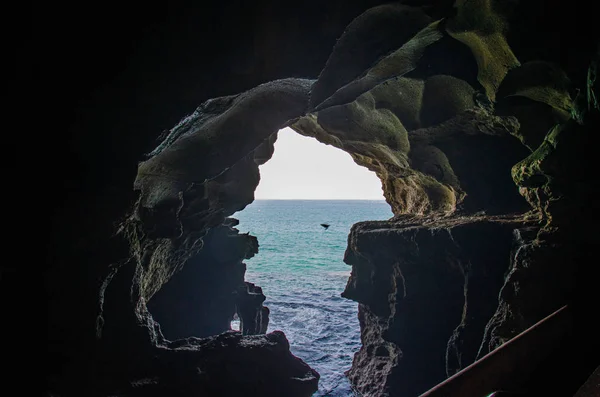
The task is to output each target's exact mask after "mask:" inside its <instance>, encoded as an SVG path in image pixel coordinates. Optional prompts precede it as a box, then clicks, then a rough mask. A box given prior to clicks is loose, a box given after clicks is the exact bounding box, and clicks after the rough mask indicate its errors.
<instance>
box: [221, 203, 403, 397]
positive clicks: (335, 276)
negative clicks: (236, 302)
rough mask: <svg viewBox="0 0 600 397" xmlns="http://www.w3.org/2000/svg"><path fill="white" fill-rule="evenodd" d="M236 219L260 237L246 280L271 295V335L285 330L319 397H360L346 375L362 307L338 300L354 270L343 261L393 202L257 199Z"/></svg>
mask: <svg viewBox="0 0 600 397" xmlns="http://www.w3.org/2000/svg"><path fill="white" fill-rule="evenodd" d="M233 217H234V218H236V219H239V221H240V223H239V225H238V226H237V229H238V230H240V232H242V233H246V232H249V233H250V234H251V235H254V236H256V237H257V238H258V243H259V252H258V254H257V255H256V256H254V257H253V258H252V259H249V260H246V261H245V263H246V264H247V270H246V281H249V282H252V283H255V284H256V285H258V286H260V287H262V289H263V293H264V294H265V295H266V297H267V299H266V301H265V305H266V306H268V307H269V309H270V311H271V312H270V321H269V328H268V330H267V331H268V332H272V331H275V330H281V331H283V332H284V333H285V335H286V336H287V339H288V340H289V342H290V349H291V351H292V353H293V354H294V355H296V356H297V357H300V358H301V359H302V360H304V361H305V362H306V363H307V364H308V365H310V366H311V367H312V368H314V369H315V370H317V371H318V372H319V374H320V375H321V378H320V381H319V390H318V392H317V393H315V394H314V396H330V397H341V396H344V397H345V396H354V395H355V394H354V393H353V391H352V390H351V388H350V383H349V382H348V379H347V378H346V376H345V375H344V372H345V371H347V370H348V369H350V366H351V364H352V358H353V356H354V353H355V352H356V351H358V349H359V348H360V329H359V325H358V318H357V313H358V304H357V303H356V302H353V301H350V300H347V299H344V298H342V297H341V296H340V294H341V293H342V291H343V290H344V287H345V286H346V282H347V281H348V277H349V276H350V270H351V267H350V266H349V265H347V264H345V263H344V262H343V257H344V252H345V250H346V245H347V240H348V234H349V232H350V227H351V226H352V225H353V224H354V223H356V222H359V221H365V220H386V219H389V218H391V217H392V212H391V210H390V207H389V205H388V204H387V203H386V202H385V201H384V200H380V201H379V200H256V201H254V202H253V203H252V204H250V205H249V206H247V207H246V208H245V209H244V210H243V211H240V212H237V213H236V214H234V215H233ZM321 224H326V225H329V227H327V228H325V227H323V226H322V225H321ZM232 326H233V327H235V326H236V325H235V324H232ZM237 326H238V327H239V324H238V325H237Z"/></svg>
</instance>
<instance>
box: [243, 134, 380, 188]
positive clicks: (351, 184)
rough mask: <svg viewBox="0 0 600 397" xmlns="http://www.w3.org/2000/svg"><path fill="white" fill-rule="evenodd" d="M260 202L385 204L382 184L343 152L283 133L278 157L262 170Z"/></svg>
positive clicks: (277, 143) (278, 148) (276, 144)
mask: <svg viewBox="0 0 600 397" xmlns="http://www.w3.org/2000/svg"><path fill="white" fill-rule="evenodd" d="M259 169H260V184H259V185H258V188H257V189H256V192H255V194H254V195H255V198H256V199H331V200H334V199H361V200H383V191H382V190H381V181H380V180H379V178H377V176H376V175H375V173H374V172H371V171H369V170H367V169H366V168H364V167H361V166H359V165H357V164H356V163H355V162H354V160H352V157H350V155H349V154H348V153H346V152H344V151H342V150H340V149H337V148H335V147H333V146H330V145H325V144H323V143H320V142H318V141H317V140H316V139H314V138H309V137H305V136H302V135H300V134H298V133H296V132H294V131H293V130H292V129H290V128H284V129H282V130H280V131H279V134H278V138H277V142H275V154H273V157H272V158H271V160H269V161H268V162H267V163H266V164H264V165H262V166H260V168H259Z"/></svg>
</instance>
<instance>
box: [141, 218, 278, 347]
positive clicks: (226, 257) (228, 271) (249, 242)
mask: <svg viewBox="0 0 600 397" xmlns="http://www.w3.org/2000/svg"><path fill="white" fill-rule="evenodd" d="M227 221H228V222H227V223H228V225H223V226H219V227H216V228H213V229H211V230H210V231H209V232H208V233H207V235H206V236H204V238H203V248H202V250H201V251H200V252H199V253H198V255H196V256H193V257H192V258H190V259H188V261H187V263H186V264H185V265H184V267H183V269H181V271H179V272H178V273H176V274H175V275H174V276H173V277H172V278H171V279H170V280H169V281H168V282H167V283H166V284H165V285H164V286H163V287H162V288H161V289H160V290H159V291H158V292H157V293H156V294H155V295H154V296H153V297H152V299H150V301H149V302H148V310H149V311H150V312H151V313H152V317H153V318H154V319H155V320H156V321H158V322H159V323H160V326H161V330H162V332H163V334H164V335H165V337H166V338H168V339H170V340H174V339H181V338H188V337H192V336H195V337H204V336H210V335H217V334H219V333H221V332H225V331H228V330H229V329H230V324H231V320H232V319H233V315H234V313H236V307H237V308H238V310H237V312H238V313H239V312H242V311H243V312H244V313H248V312H252V311H253V310H254V311H256V312H258V313H262V309H263V308H262V302H263V301H264V300H265V297H264V295H262V301H260V302H257V301H256V299H251V298H250V297H249V294H248V293H247V292H246V293H245V294H240V295H239V296H238V295H237V292H238V289H242V290H246V289H247V285H246V283H245V282H244V273H245V271H246V265H245V264H244V263H243V262H242V260H243V259H250V258H251V257H252V256H254V254H256V253H257V252H258V243H257V241H256V237H253V236H249V235H247V234H239V233H238V232H237V230H236V229H234V228H233V227H232V226H235V225H236V223H237V220H235V219H232V218H228V219H227ZM242 307H243V308H244V310H241V308H242ZM264 309H266V308H264ZM247 315H249V316H251V317H255V316H256V314H250V313H248V314H247ZM265 322H268V315H267V316H265ZM242 331H243V332H244V333H248V334H258V333H263V334H264V333H265V331H266V327H265V330H263V331H262V332H257V331H255V330H254V328H252V330H250V329H247V330H246V329H245V328H244V327H243V328H242Z"/></svg>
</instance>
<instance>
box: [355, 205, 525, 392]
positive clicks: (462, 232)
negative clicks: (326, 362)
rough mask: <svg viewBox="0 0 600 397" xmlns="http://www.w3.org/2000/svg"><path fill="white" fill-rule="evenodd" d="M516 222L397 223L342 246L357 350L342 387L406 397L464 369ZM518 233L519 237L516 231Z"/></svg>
mask: <svg viewBox="0 0 600 397" xmlns="http://www.w3.org/2000/svg"><path fill="white" fill-rule="evenodd" d="M531 223H533V222H532V221H531V220H527V219H525V218H524V217H521V216H513V217H491V216H485V215H475V216H465V217H455V216H453V217H445V218H435V217H431V218H420V217H407V216H402V217H399V218H396V219H394V220H391V221H388V222H362V223H358V224H356V225H354V226H353V228H352V231H351V233H350V236H349V237H348V249H347V251H346V256H345V261H346V262H347V263H348V264H350V265H352V275H351V276H350V279H349V280H348V285H347V286H346V289H345V290H344V292H343V296H344V297H346V298H349V299H353V300H355V301H357V302H359V303H360V305H359V319H360V323H361V329H362V330H363V332H362V344H363V346H362V348H361V350H360V352H359V353H357V355H356V356H355V358H354V363H353V366H352V369H351V370H350V371H349V377H350V379H351V380H352V382H353V383H354V384H355V385H356V387H357V388H358V389H359V390H360V391H361V392H362V393H363V394H365V395H387V394H389V395H406V396H414V395H419V394H421V393H422V392H425V391H426V390H427V389H429V388H430V387H431V386H433V385H435V384H436V383H438V382H440V381H442V380H444V379H445V378H446V376H447V373H448V374H450V375H451V374H452V373H454V371H456V370H457V369H460V368H462V367H464V366H465V365H466V364H469V363H471V362H473V361H474V359H475V357H476V354H477V347H478V346H479V344H480V343H481V339H482V336H483V331H484V328H485V325H486V323H487V321H488V319H489V318H490V317H491V315H492V314H493V312H494V310H495V307H496V304H497V291H498V290H499V289H500V287H501V286H502V284H503V281H504V273H505V271H506V264H507V263H508V262H509V260H510V258H511V255H513V254H514V252H516V246H517V245H518V244H519V243H518V242H516V241H514V235H513V230H515V228H524V227H526V225H528V224H531ZM517 230H519V229H517Z"/></svg>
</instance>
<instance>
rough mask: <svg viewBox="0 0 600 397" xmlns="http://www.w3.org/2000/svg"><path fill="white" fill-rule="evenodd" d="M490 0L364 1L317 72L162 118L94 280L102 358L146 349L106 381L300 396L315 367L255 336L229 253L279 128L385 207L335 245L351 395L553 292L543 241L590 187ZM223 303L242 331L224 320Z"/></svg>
mask: <svg viewBox="0 0 600 397" xmlns="http://www.w3.org/2000/svg"><path fill="white" fill-rule="evenodd" d="M499 3H500V2H495V1H491V0H471V1H469V0H464V1H457V2H456V4H455V10H454V11H455V12H453V13H448V15H444V16H443V17H439V16H437V17H436V18H434V17H433V16H434V15H435V13H427V12H426V9H420V8H415V7H408V6H403V5H386V6H380V7H376V8H373V9H370V10H368V11H366V12H365V13H364V14H363V15H361V16H359V17H357V18H356V19H355V20H354V21H353V22H352V23H351V24H350V25H349V26H348V28H347V30H346V31H345V32H344V34H343V35H342V36H341V37H340V39H339V41H338V43H337V45H336V46H335V47H334V49H333V51H332V54H331V56H330V58H329V60H328V61H327V63H326V65H325V67H324V69H323V71H322V72H321V74H320V76H319V78H318V79H317V80H316V81H315V80H304V79H284V80H277V81H273V82H270V83H266V84H263V85H260V86H258V87H256V88H254V89H251V90H248V91H246V92H243V93H240V94H237V95H232V96H227V97H221V98H215V99H211V100H209V101H207V102H205V103H204V104H202V105H201V106H200V107H198V109H197V110H196V111H195V112H194V113H193V114H191V115H189V116H188V117H186V118H184V119H183V120H182V121H181V122H180V123H179V124H178V125H177V126H175V127H174V128H173V129H172V130H171V131H170V133H169V134H168V135H167V136H166V138H165V139H164V140H163V142H162V143H161V144H160V145H159V146H158V147H157V148H156V149H155V150H153V151H152V152H151V153H149V155H148V158H147V159H145V160H144V161H142V162H141V163H140V164H139V168H138V174H137V177H136V179H135V183H134V189H135V191H136V194H137V200H136V202H135V204H134V206H133V208H132V209H131V212H130V213H129V214H128V216H127V219H126V220H125V221H124V222H123V224H122V226H121V229H120V234H121V235H122V236H124V237H125V238H126V239H127V241H128V243H129V244H130V251H131V257H130V259H129V260H128V261H127V262H126V263H123V264H117V265H115V266H114V269H113V271H112V272H111V273H110V275H109V277H108V278H107V279H106V280H105V283H104V284H103V288H102V290H101V300H102V302H103V305H104V306H103V314H102V316H101V321H99V323H98V330H97V331H98V334H99V335H102V338H104V341H105V343H106V351H107V352H108V353H107V355H106V357H108V358H107V360H110V357H111V354H114V356H118V355H119V354H120V355H122V354H123V352H120V353H116V351H117V350H119V349H124V350H125V351H127V352H130V354H131V355H135V356H136V357H140V356H141V357H148V358H149V357H154V358H153V359H149V363H150V364H143V365H142V364H140V363H139V362H138V361H139V359H136V360H131V361H125V362H124V363H122V365H121V366H119V367H118V368H117V369H115V370H114V371H115V374H120V375H118V376H117V375H115V374H112V375H113V376H114V377H116V378H118V377H119V376H121V377H122V379H123V380H125V379H131V378H132V377H134V378H136V379H137V378H139V379H142V380H138V381H136V382H137V383H136V384H135V385H133V384H132V387H133V386H135V387H134V389H135V388H137V389H136V390H151V391H152V393H154V392H156V393H159V394H160V392H162V391H164V390H169V393H171V392H173V393H175V391H176V393H180V394H172V395H182V396H183V395H185V396H188V395H189V396H192V395H198V393H200V394H202V393H208V395H218V394H219V393H224V390H227V391H228V392H229V391H231V390H237V391H241V390H246V393H244V394H246V395H257V396H263V395H297V396H309V395H311V394H312V393H313V392H314V391H315V390H316V388H317V382H318V374H316V373H315V372H314V371H313V370H311V369H310V368H309V367H308V366H307V365H306V364H304V363H303V362H302V361H301V360H300V359H298V358H296V357H294V356H293V355H292V354H291V353H290V352H289V345H288V344H287V341H286V340H285V336H284V335H283V334H281V333H271V334H267V335H260V336H256V335H255V334H264V333H265V332H266V328H267V324H268V309H267V308H265V307H263V305H262V303H263V301H264V300H265V296H264V295H263V294H262V290H261V289H260V286H255V285H253V284H250V283H246V282H245V281H244V278H243V276H244V271H245V265H244V264H243V260H244V259H246V258H250V257H251V256H252V255H254V254H256V253H257V250H258V246H257V242H256V239H255V238H253V237H252V236H248V235H240V234H239V233H237V231H236V230H235V229H234V226H235V221H234V220H232V219H230V218H228V217H229V216H230V215H232V214H233V213H234V212H236V211H239V210H242V209H243V208H244V207H245V206H246V205H248V204H249V203H251V202H252V201H253V199H254V197H253V192H254V190H255V189H256V186H257V185H258V182H259V180H260V175H259V173H258V165H260V164H263V163H264V162H266V161H268V159H269V158H270V157H271V155H272V154H273V144H274V142H275V140H276V137H277V131H278V130H279V129H281V128H283V127H285V126H291V128H293V129H294V130H295V131H297V132H298V133H300V134H303V135H306V136H311V137H314V138H316V139H317V140H319V141H320V142H322V143H324V144H329V145H333V146H335V147H338V148H340V149H342V150H344V151H346V152H348V153H349V154H350V155H351V156H352V158H353V159H354V161H355V162H356V163H357V164H359V165H362V166H365V167H367V168H368V169H370V170H371V171H373V172H375V173H376V174H377V176H378V177H379V178H380V179H381V181H382V187H383V191H384V196H385V198H386V200H387V202H388V203H389V204H390V206H391V207H392V210H393V212H394V214H395V217H394V218H393V219H392V220H390V221H387V222H363V223H359V224H357V225H355V226H354V227H353V229H352V232H351V234H350V236H349V240H348V250H347V252H346V257H345V260H346V262H347V263H348V264H349V265H351V266H352V275H351V277H350V279H349V281H348V284H347V287H346V290H345V291H344V293H343V296H344V297H346V298H348V299H352V300H355V301H357V302H358V303H359V320H360V326H361V338H362V343H363V346H362V348H361V350H360V351H359V352H358V353H357V354H356V356H355V358H354V362H353V366H352V369H351V370H350V371H349V372H348V375H349V378H350V380H351V382H352V384H353V385H354V387H355V388H356V389H357V390H358V391H359V392H360V393H362V395H363V396H365V397H366V396H396V395H398V396H404V397H410V396H416V395H418V394H420V393H422V392H424V391H426V390H427V389H428V388H430V387H432V386H434V385H435V384H436V383H437V382H440V381H442V380H443V379H445V378H446V377H447V376H449V375H452V374H453V373H455V372H456V371H458V370H460V369H461V368H464V367H465V366H467V365H469V364H470V363H472V362H473V361H474V360H475V359H476V358H477V357H478V356H481V355H482V354H485V353H486V352H488V351H490V350H493V349H494V348H495V347H497V346H499V345H500V344H502V343H504V342H505V341H507V340H509V339H510V338H511V337H513V336H515V335H516V334H518V333H519V332H520V331H522V330H523V329H525V328H526V327H527V326H529V325H531V324H532V323H534V322H535V321H537V320H539V319H540V318H541V317H543V316H544V315H546V314H548V311H551V310H553V309H555V308H557V307H558V306H559V305H561V304H564V302H565V301H566V300H567V299H569V296H570V294H571V292H572V289H573V288H572V287H573V282H572V278H574V277H575V274H576V271H575V270H572V271H569V272H567V276H566V277H565V274H563V273H560V272H558V268H557V265H556V263H557V261H558V260H559V259H558V258H562V259H560V260H564V261H569V258H572V256H571V254H572V253H573V252H574V250H575V249H574V248H573V247H574V245H572V246H568V247H566V248H565V247H562V246H561V243H560V241H562V240H561V236H562V237H564V236H565V234H564V233H569V232H572V231H573V230H574V229H573V228H572V227H571V228H569V224H570V223H569V222H570V221H569V217H568V215H566V214H567V213H568V212H569V211H570V210H571V209H572V208H573V206H575V205H577V203H578V202H581V200H582V198H583V197H584V196H585V195H586V194H587V193H589V189H588V188H587V187H581V184H579V185H578V184H577V183H578V182H577V183H573V179H570V178H571V176H572V175H573V173H577V172H578V171H580V169H579V168H577V166H573V167H572V168H569V169H566V170H565V169H564V168H562V167H561V161H562V159H563V158H565V157H566V156H570V155H572V154H573V153H574V151H575V150H577V149H578V148H580V146H581V144H582V142H584V141H585V140H584V139H579V138H578V137H579V136H581V134H586V133H589V131H588V130H587V129H586V128H587V127H585V125H586V124H585V122H584V115H583V113H582V112H581V111H580V109H581V106H579V105H577V104H574V103H573V98H572V96H571V93H572V90H571V87H570V86H569V79H568V78H567V77H566V76H565V74H564V73H563V72H562V71H561V70H560V69H559V68H557V67H556V66H554V65H551V64H549V63H546V62H543V60H541V61H530V62H525V63H523V64H521V63H520V62H519V60H518V59H517V57H516V56H515V55H514V54H513V52H512V50H511V48H510V46H509V43H508V42H507V39H506V31H507V29H508V26H509V22H510V21H509V19H508V18H507V17H506V15H508V14H509V13H508V11H507V9H508V8H510V7H511V6H508V5H507V6H506V8H507V9H505V8H504V7H501V6H500V5H499ZM594 84H596V83H594ZM590 89H592V88H590ZM594 89H596V88H594ZM595 111H596V112H597V109H596V110H595ZM589 114H591V116H589V115H588V116H585V117H596V116H594V115H595V114H596V113H594V112H593V111H591V112H589ZM586 120H589V118H588V119H586ZM578 134H579V135H578ZM575 185H577V187H574V186H575ZM580 215H581V214H580ZM566 245H568V244H566ZM543 262H544V263H545V262H552V263H553V265H550V266H549V267H548V268H547V269H549V270H543V266H542V263H543ZM569 266H571V269H575V267H574V264H573V263H570V264H569ZM553 272H554V273H553ZM542 274H543V275H544V277H547V278H542V277H541V275H542ZM200 277H202V281H198V283H197V284H195V283H194V280H195V279H197V278H200ZM569 277H571V278H569ZM541 279H543V280H544V281H542V282H540V281H539V280H541ZM190 291H191V292H190ZM539 294H544V295H547V294H550V295H552V296H553V298H552V299H545V298H544V299H541V298H539ZM536 297H537V298H536ZM173 305H177V306H178V307H180V308H182V310H181V311H180V312H177V311H170V310H169V307H171V306H173ZM148 308H150V311H148ZM152 312H155V316H156V319H159V320H160V322H161V323H164V331H165V332H164V333H165V335H164V336H163V333H162V331H161V328H160V326H159V324H158V323H157V322H156V321H155V318H153V316H152ZM236 312H237V314H238V315H239V316H240V318H241V320H242V322H241V323H242V332H241V333H236V332H228V328H229V322H230V320H231V318H232V317H233V315H234V313H236ZM187 317H189V318H187ZM222 332H225V333H224V334H221V335H219V336H212V335H216V334H219V333H222ZM169 334H170V335H173V338H177V339H179V340H178V341H169V340H168V339H167V338H165V337H168V338H170V336H169ZM191 336H205V337H207V338H206V339H197V338H191V339H190V338H189V337H191ZM180 338H187V339H180ZM115 341H118V342H115ZM142 361H143V360H142ZM253 363H254V364H253ZM255 364H256V365H255ZM173 368H175V369H176V371H175V370H174V369H173ZM236 369H237V370H236ZM238 370H239V371H238ZM244 371H251V372H252V374H254V375H248V376H247V375H243V373H244ZM142 373H143V374H146V375H144V377H140V376H141V375H139V374H142ZM266 373H270V374H271V375H269V376H268V377H267V376H266V375H265V374H266ZM147 374H151V375H147ZM207 374H208V375H207ZM225 380H226V381H227V385H226V383H225ZM117 383H118V382H117ZM226 386H227V387H230V388H229V389H227V388H226ZM114 387H116V388H118V387H121V386H119V385H115V386H114ZM244 388H246V389H244ZM132 390H133V389H132ZM247 390H253V391H252V392H250V393H248V392H247ZM128 393H129V391H128ZM131 393H132V395H137V394H136V393H137V391H135V392H134V391H131ZM278 393H281V394H278ZM228 395H232V394H231V393H229V394H228Z"/></svg>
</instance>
